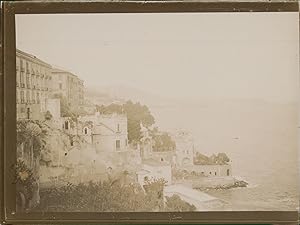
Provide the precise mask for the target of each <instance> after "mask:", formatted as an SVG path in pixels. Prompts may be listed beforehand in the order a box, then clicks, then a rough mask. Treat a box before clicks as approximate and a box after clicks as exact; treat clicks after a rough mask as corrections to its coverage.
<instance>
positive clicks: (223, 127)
mask: <svg viewBox="0 0 300 225" xmlns="http://www.w3.org/2000/svg"><path fill="white" fill-rule="evenodd" d="M298 23H299V13H298V12H255V13H251V12H243V13H238V12H236V13H139V14H137V13H125V14H122V13H106V14H100V13H94V14H87V13H82V14H18V15H16V17H15V25H16V116H17V118H16V120H17V122H16V124H17V126H16V129H17V130H16V132H17V143H16V146H17V149H16V152H17V164H16V165H15V167H16V168H15V171H16V174H15V183H16V204H17V206H16V207H17V212H190V211H296V210H298V209H299V182H298V170H299V169H298V167H299V166H298V158H299V157H298V99H299V95H298V94H299V24H298Z"/></svg>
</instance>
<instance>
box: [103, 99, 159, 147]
mask: <svg viewBox="0 0 300 225" xmlns="http://www.w3.org/2000/svg"><path fill="white" fill-rule="evenodd" d="M97 111H98V112H100V113H103V114H111V113H126V115H127V127H128V140H129V142H130V143H131V142H139V141H140V139H141V135H142V134H141V126H140V125H141V124H143V126H145V127H149V126H151V125H153V124H154V122H155V120H154V117H153V116H152V114H151V112H150V110H149V109H148V107H147V106H145V105H141V104H140V103H139V102H137V103H133V102H132V101H127V102H126V103H125V104H123V105H118V104H110V105H108V106H104V105H101V106H97Z"/></svg>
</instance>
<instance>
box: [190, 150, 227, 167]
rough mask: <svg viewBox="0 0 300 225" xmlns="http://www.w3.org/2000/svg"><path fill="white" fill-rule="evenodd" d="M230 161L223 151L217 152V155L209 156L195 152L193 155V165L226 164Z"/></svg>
mask: <svg viewBox="0 0 300 225" xmlns="http://www.w3.org/2000/svg"><path fill="white" fill-rule="evenodd" d="M229 162H230V159H229V157H228V156H227V155H226V154H225V153H218V155H215V154H213V155H211V156H210V157H208V156H206V155H203V154H201V153H199V152H196V156H195V157H194V164H195V165H226V164H228V163H229Z"/></svg>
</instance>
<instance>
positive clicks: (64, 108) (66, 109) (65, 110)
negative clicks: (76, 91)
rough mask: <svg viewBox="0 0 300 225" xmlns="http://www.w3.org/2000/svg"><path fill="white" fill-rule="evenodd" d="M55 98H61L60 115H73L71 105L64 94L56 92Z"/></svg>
mask: <svg viewBox="0 0 300 225" xmlns="http://www.w3.org/2000/svg"><path fill="white" fill-rule="evenodd" d="M53 97H54V98H59V99H60V115H61V116H62V117H71V116H72V112H71V109H70V106H69V104H68V100H67V98H66V97H65V96H63V95H62V94H54V96H53Z"/></svg>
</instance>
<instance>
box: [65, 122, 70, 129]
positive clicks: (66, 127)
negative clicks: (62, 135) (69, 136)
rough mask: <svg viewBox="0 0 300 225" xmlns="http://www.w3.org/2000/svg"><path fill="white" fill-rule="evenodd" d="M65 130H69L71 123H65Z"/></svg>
mask: <svg viewBox="0 0 300 225" xmlns="http://www.w3.org/2000/svg"><path fill="white" fill-rule="evenodd" d="M65 129H66V130H69V121H65Z"/></svg>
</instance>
